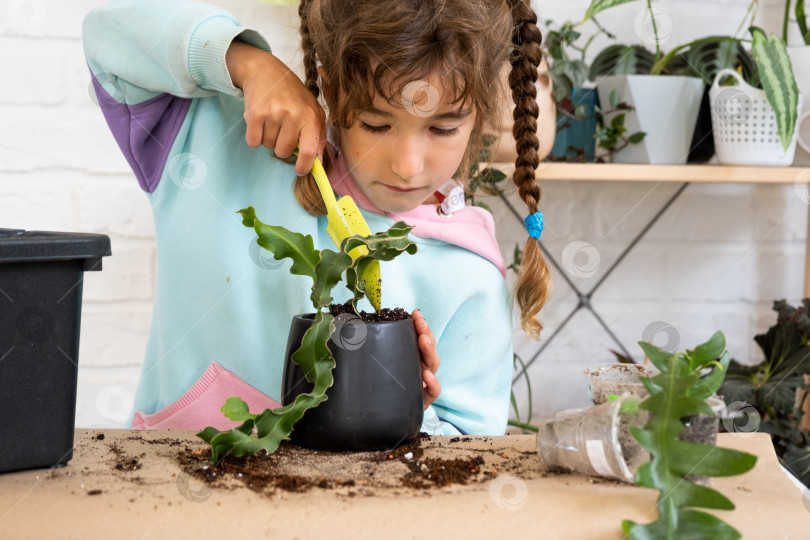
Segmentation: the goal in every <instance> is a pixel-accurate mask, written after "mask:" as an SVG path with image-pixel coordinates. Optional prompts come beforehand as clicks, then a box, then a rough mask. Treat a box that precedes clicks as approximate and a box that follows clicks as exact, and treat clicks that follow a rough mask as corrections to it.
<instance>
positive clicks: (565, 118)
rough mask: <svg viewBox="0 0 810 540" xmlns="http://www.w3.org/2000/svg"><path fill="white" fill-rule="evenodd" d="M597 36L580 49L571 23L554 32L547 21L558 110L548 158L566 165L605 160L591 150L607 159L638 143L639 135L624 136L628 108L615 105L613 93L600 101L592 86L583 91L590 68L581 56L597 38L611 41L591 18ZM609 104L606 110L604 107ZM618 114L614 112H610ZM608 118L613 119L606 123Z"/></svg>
mask: <svg viewBox="0 0 810 540" xmlns="http://www.w3.org/2000/svg"><path fill="white" fill-rule="evenodd" d="M591 21H592V22H593V23H594V24H595V25H596V27H597V29H598V32H597V33H595V34H593V35H592V36H590V37H589V38H588V39H587V41H586V42H585V43H584V44H583V45H582V46H581V47H580V46H578V45H576V44H575V42H576V41H577V40H578V39H579V38H580V37H581V33H580V32H579V31H578V30H577V29H576V27H575V25H574V23H572V22H570V21H566V22H565V23H564V24H563V25H562V26H560V27H559V28H556V27H555V26H554V22H553V21H551V20H548V21H546V28H547V31H546V37H545V39H544V40H543V43H544V48H545V53H546V57H547V58H549V60H550V64H551V68H550V70H549V72H550V74H551V77H552V79H553V81H554V85H553V86H554V98H555V103H556V109H557V124H556V137H555V139H554V146H553V148H552V150H551V153H550V154H549V155H548V157H547V159H548V160H549V161H568V162H593V161H597V162H604V161H605V157H603V156H599V157H597V156H596V146H597V144H598V147H599V148H600V149H602V150H605V151H606V155H607V159H608V160H611V159H612V156H613V155H614V154H615V153H616V152H618V151H619V150H621V149H622V148H624V147H625V146H626V145H629V144H637V143H639V142H641V140H642V139H643V138H644V134H643V133H633V134H627V129H626V128H625V126H624V118H625V116H624V114H622V113H624V112H627V111H631V110H632V107H630V106H629V105H627V104H626V103H624V102H620V100H619V96H618V94H617V93H614V94H613V95H611V96H610V100H609V101H602V102H601V104H600V103H599V99H598V95H597V91H596V89H595V88H592V87H586V83H587V81H588V72H589V68H588V65H587V64H586V62H585V55H586V54H587V51H588V48H589V46H590V44H591V43H592V42H593V40H594V39H595V38H596V37H598V36H599V35H601V34H604V35H606V36H607V37H609V38H614V37H615V36H613V35H612V34H611V33H609V32H608V31H607V30H605V29H604V28H603V27H602V26H601V25H600V24H599V23H598V22H597V20H596V18H592V19H591ZM608 103H609V104H610V106H609V107H608ZM614 113H618V114H614ZM606 115H610V116H611V119H612V121H609V122H605V120H604V117H605V116H606Z"/></svg>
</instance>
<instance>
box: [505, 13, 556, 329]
mask: <svg viewBox="0 0 810 540" xmlns="http://www.w3.org/2000/svg"><path fill="white" fill-rule="evenodd" d="M507 3H508V4H509V7H510V9H511V11H512V21H513V24H514V26H513V30H512V52H511V54H510V57H509V63H510V64H511V66H512V70H511V72H510V73H509V87H510V88H511V90H512V101H514V103H515V109H514V113H513V119H514V126H513V128H512V134H513V135H514V138H515V144H516V147H517V158H516V159H515V173H514V175H513V177H512V180H513V182H514V183H515V185H516V186H517V188H518V193H519V194H520V197H521V198H522V199H523V202H525V203H526V206H527V207H528V210H529V213H530V214H533V213H534V212H537V209H538V205H539V203H540V197H541V192H540V186H538V185H537V182H536V181H535V171H536V170H537V166H538V165H539V164H540V156H539V154H538V149H539V147H540V141H539V140H538V138H537V117H538V114H539V107H538V105H537V89H536V87H535V83H536V82H537V66H538V65H540V63H541V62H542V59H543V52H542V49H541V48H540V44H541V42H542V38H543V36H542V34H541V32H540V29H539V28H538V27H537V15H536V14H535V13H534V10H532V8H531V7H530V5H529V2H528V0H507ZM550 281H551V275H550V273H549V270H548V266H547V265H546V262H545V260H543V254H542V253H541V251H540V245H539V243H538V241H537V240H535V239H534V238H531V237H529V238H528V239H527V241H526V246H525V248H524V250H523V257H522V259H521V263H520V271H519V272H518V278H517V283H516V285H515V300H516V301H517V303H518V306H519V307H520V313H521V317H520V319H521V320H520V323H521V326H522V327H523V330H524V331H525V332H526V333H528V334H529V335H531V336H533V337H535V338H537V337H539V335H540V330H542V328H543V325H541V324H540V322H539V321H538V320H537V318H536V317H537V314H538V313H539V311H540V309H541V308H542V307H543V305H544V304H545V303H546V300H547V298H548V292H549V288H550Z"/></svg>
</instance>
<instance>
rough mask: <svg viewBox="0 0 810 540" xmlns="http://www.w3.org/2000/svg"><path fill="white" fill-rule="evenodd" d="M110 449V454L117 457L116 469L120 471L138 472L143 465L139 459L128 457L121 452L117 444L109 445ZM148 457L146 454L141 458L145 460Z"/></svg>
mask: <svg viewBox="0 0 810 540" xmlns="http://www.w3.org/2000/svg"><path fill="white" fill-rule="evenodd" d="M108 446H109V448H110V452H111V453H113V454H114V455H115V465H114V466H115V469H116V470H118V471H137V470H138V469H140V468H141V467H142V466H143V465H142V464H141V462H140V461H139V459H138V457H133V456H128V455H126V453H124V451H123V450H121V447H119V446H118V445H117V444H116V443H111V444H109V445H108ZM145 456H146V453H145V452H144V453H142V454H141V455H140V456H139V457H141V458H143V457H145Z"/></svg>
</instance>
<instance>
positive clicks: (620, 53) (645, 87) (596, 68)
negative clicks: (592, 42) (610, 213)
mask: <svg viewBox="0 0 810 540" xmlns="http://www.w3.org/2000/svg"><path fill="white" fill-rule="evenodd" d="M626 1H630V0H625V1H624V2H622V1H615V0H593V1H592V3H591V5H590V6H589V7H588V10H587V11H586V13H585V18H584V20H586V21H587V20H589V19H591V18H592V17H593V16H594V15H596V14H598V13H600V12H601V11H603V10H605V9H608V8H609V7H612V6H615V5H619V4H622V3H625V2H626ZM647 6H648V9H649V10H650V13H651V14H652V6H651V4H650V1H649V0H648V2H647ZM652 16H653V23H654V21H655V19H654V15H652ZM654 32H655V36H654V37H655V47H656V51H655V53H653V52H651V51H649V50H647V49H646V48H644V47H642V46H640V45H633V46H625V45H618V44H617V45H611V46H609V47H607V48H606V49H605V50H603V51H602V52H601V53H600V54H599V55H597V57H596V58H595V59H594V61H593V63H592V65H591V69H590V72H589V78H590V79H591V80H592V81H594V82H596V85H597V89H598V92H599V100H600V103H603V104H604V103H608V102H609V101H610V96H611V94H612V93H614V92H615V93H617V94H618V95H619V101H621V102H626V103H627V104H628V105H629V106H630V107H632V108H633V109H634V111H635V113H634V114H630V115H627V116H626V119H625V118H623V121H624V122H625V123H626V126H627V129H628V131H629V132H631V133H642V132H643V133H646V137H644V139H643V141H639V142H640V143H641V144H636V145H628V146H627V147H625V148H623V149H622V150H621V151H619V152H617V153H616V155H615V158H614V161H616V162H618V163H651V164H661V163H685V162H686V159H687V156H688V154H689V144H690V142H691V141H692V136H693V132H694V127H695V122H696V120H697V114H698V110H699V107H700V102H701V96H702V94H703V82H702V81H701V80H700V79H699V78H697V77H694V76H691V75H683V74H672V75H670V76H668V77H655V76H654V75H658V74H661V73H663V71H662V70H659V69H657V66H658V61H659V60H660V59H661V58H662V57H663V53H662V51H661V48H660V45H659V41H660V40H659V36H658V29H657V28H656V27H655V25H654ZM620 114H622V113H614V114H613V115H611V114H607V113H606V114H605V120H606V122H612V121H613V117H616V116H618V115H620Z"/></svg>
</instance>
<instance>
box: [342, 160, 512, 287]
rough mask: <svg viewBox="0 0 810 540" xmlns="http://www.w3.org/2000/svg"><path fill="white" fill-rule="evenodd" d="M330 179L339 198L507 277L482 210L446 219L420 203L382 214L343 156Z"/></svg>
mask: <svg viewBox="0 0 810 540" xmlns="http://www.w3.org/2000/svg"><path fill="white" fill-rule="evenodd" d="M329 180H330V182H331V183H332V187H333V189H334V190H335V192H337V193H338V195H341V196H342V195H349V196H350V197H351V198H352V199H354V201H355V202H356V203H357V206H359V207H360V208H362V209H364V210H368V211H370V212H374V213H376V214H382V215H384V216H387V217H389V218H391V219H393V220H394V221H404V222H405V223H407V224H408V225H412V226H413V230H412V231H411V234H413V235H414V236H418V237H419V238H435V239H436V240H442V241H444V242H447V243H449V244H453V245H456V246H459V247H462V248H464V249H467V250H469V251H472V252H473V253H476V254H477V255H480V256H481V257H483V258H485V259H486V260H488V261H489V262H491V263H492V264H494V265H495V267H496V268H498V270H499V271H500V272H501V275H502V276H503V277H504V278H506V263H504V260H503V256H502V255H501V251H500V249H499V247H498V241H497V240H496V238H495V222H494V220H493V219H492V214H490V213H489V212H488V211H486V210H484V209H483V208H479V207H477V206H467V207H465V208H464V209H463V210H459V211H457V212H454V213H453V214H452V215H451V216H449V217H443V216H441V215H439V212H438V208H439V205H437V204H422V205H419V206H417V207H416V208H414V209H413V210H410V211H408V212H400V213H396V214H392V213H389V212H383V211H382V210H380V209H379V208H377V207H376V206H375V205H374V203H372V202H371V201H370V200H369V199H368V198H367V197H366V196H365V195H364V194H363V192H362V191H361V190H360V188H359V187H358V186H357V184H356V183H355V181H354V179H353V178H352V176H351V174H349V170H348V168H347V166H346V162H345V160H344V159H343V156H342V155H339V156H338V157H337V159H335V160H334V165H333V166H332V170H331V172H330V173H329Z"/></svg>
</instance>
